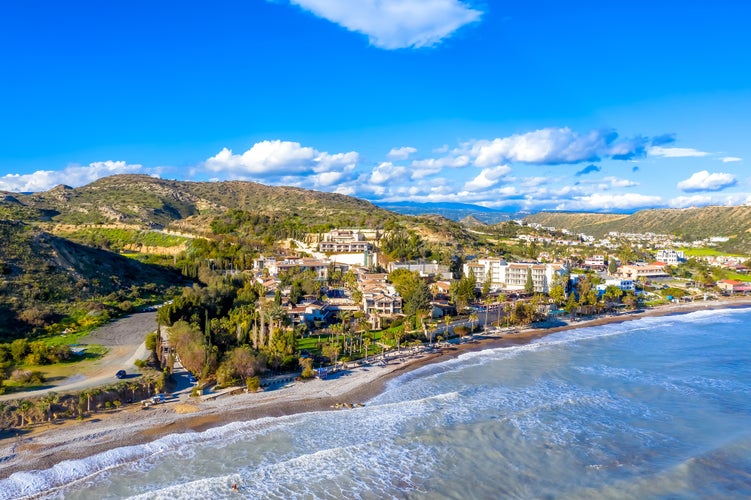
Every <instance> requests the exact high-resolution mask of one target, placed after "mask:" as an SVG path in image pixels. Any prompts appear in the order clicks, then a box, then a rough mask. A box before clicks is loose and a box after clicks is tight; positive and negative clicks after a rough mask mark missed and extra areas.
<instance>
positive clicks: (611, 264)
mask: <svg viewBox="0 0 751 500" xmlns="http://www.w3.org/2000/svg"><path fill="white" fill-rule="evenodd" d="M617 272H618V263H617V262H616V260H615V257H610V258H609V259H608V274H610V275H611V276H615V275H616V273H617Z"/></svg>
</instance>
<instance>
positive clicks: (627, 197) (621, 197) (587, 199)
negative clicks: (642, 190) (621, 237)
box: [556, 193, 662, 211]
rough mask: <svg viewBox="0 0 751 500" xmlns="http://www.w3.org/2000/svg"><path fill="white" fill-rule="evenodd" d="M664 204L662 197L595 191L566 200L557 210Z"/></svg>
mask: <svg viewBox="0 0 751 500" xmlns="http://www.w3.org/2000/svg"><path fill="white" fill-rule="evenodd" d="M660 205H662V198H660V197H659V196H649V195H644V194H638V193H626V194H603V193H594V194H591V195H589V196H582V197H578V198H574V199H571V200H565V201H563V202H561V203H559V204H558V206H556V210H597V211H603V210H633V209H636V208H649V207H655V206H660Z"/></svg>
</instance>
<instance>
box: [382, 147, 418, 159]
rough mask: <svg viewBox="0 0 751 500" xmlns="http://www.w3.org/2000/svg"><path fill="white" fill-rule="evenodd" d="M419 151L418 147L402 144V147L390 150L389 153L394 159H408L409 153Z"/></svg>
mask: <svg viewBox="0 0 751 500" xmlns="http://www.w3.org/2000/svg"><path fill="white" fill-rule="evenodd" d="M415 153H417V149H416V148H413V147H409V146H402V147H401V148H394V149H392V150H391V151H389V154H388V155H387V156H388V157H389V158H391V159H392V160H406V159H407V158H409V155H412V154H415Z"/></svg>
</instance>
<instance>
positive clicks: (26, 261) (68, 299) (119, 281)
mask: <svg viewBox="0 0 751 500" xmlns="http://www.w3.org/2000/svg"><path fill="white" fill-rule="evenodd" d="M0 238H1V241H2V244H1V245H0V339H9V338H14V337H17V336H23V335H24V334H25V333H26V332H29V331H35V330H38V329H40V328H41V327H43V326H45V325H47V324H49V323H50V322H51V321H53V320H54V319H55V317H60V316H61V315H63V314H66V313H67V312H69V307H70V306H72V305H73V304H76V303H79V304H80V303H81V302H85V301H88V300H92V299H100V303H101V302H102V301H107V299H109V300H110V301H111V302H113V303H115V302H117V303H120V302H121V301H124V300H126V299H128V298H130V296H131V295H132V296H133V298H135V297H137V296H143V295H149V294H157V293H161V292H163V291H164V290H165V289H167V288H168V287H170V286H173V285H178V284H181V283H183V282H184V281H183V279H182V278H181V277H180V276H179V274H177V273H175V272H174V271H171V270H169V269H167V268H164V267H161V266H153V265H148V264H142V263H140V262H138V261H135V260H132V259H128V258H126V257H122V256H120V255H117V254H115V253H112V252H108V251H104V250H99V249H95V248H91V247H88V246H84V245H80V244H77V243H74V242H72V241H69V240H66V239H64V238H60V237H57V236H54V235H51V234H49V233H45V232H43V231H40V230H38V229H36V228H34V227H33V226H30V225H28V224H24V223H21V222H9V221H0ZM115 292H117V293H115ZM113 293H115V295H113V296H111V297H108V296H109V295H110V294H113ZM38 333H43V332H41V331H39V332H38Z"/></svg>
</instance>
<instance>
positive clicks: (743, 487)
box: [0, 309, 751, 500]
mask: <svg viewBox="0 0 751 500" xmlns="http://www.w3.org/2000/svg"><path fill="white" fill-rule="evenodd" d="M750 324H751V309H723V310H705V311H699V312H694V313H690V314H684V315H673V316H664V317H647V318H642V319H636V320H632V321H627V322H623V323H616V324H608V325H603V326H594V327H585V328H578V329H573V330H568V331H564V332H559V333H554V334H551V335H548V336H546V337H543V338H540V339H538V340H535V341H533V342H531V343H529V344H526V345H519V346H515V347H505V348H497V349H486V350H482V351H476V352H470V353H466V354H463V355H462V356H460V357H458V358H455V359H451V360H448V361H445V362H440V363H435V364H432V365H428V366H424V367H422V368H420V369H417V370H415V371H412V372H409V373H406V374H404V375H403V376H401V377H399V378H396V379H393V380H392V381H391V382H390V383H389V384H388V385H387V387H386V389H385V391H384V392H382V393H381V394H380V395H378V396H377V397H375V398H374V399H372V400H370V401H367V402H366V404H365V405H364V406H363V407H357V408H353V409H349V410H340V411H324V412H311V413H304V414H298V415H292V416H285V417H279V418H262V419H258V420H251V421H246V422H236V423H232V424H229V425H225V426H223V427H219V428H213V429H210V430H207V431H205V432H200V433H198V432H193V433H184V434H173V435H169V436H165V437H163V438H161V439H158V440H156V441H154V442H151V443H147V444H144V445H139V446H130V447H125V448H118V449H113V450H110V451H108V452H105V453H102V454H99V455H95V456H91V457H88V458H85V459H82V460H74V461H67V462H62V463H60V464H58V465H56V466H55V467H53V468H51V469H49V470H44V471H35V472H25V473H16V474H14V475H12V476H11V477H9V478H7V479H5V480H2V481H0V498H17V497H24V496H34V497H35V498H36V497H40V498H65V499H107V498H136V499H141V498H143V499H180V498H200V499H209V498H210V499H217V498H254V499H266V498H270V499H296V498H299V499H317V498H322V499H388V498H395V499H431V500H433V499H474V498H477V499H499V498H521V499H527V498H531V499H538V498H542V499H545V498H551V499H552V498H556V499H557V498H561V499H609V498H613V499H616V498H640V499H641V498H658V499H680V498H690V499H693V498H712V499H715V498H751V327H749V325H750ZM373 369H376V368H375V367H374V368H373ZM233 485H237V489H234V488H233Z"/></svg>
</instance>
